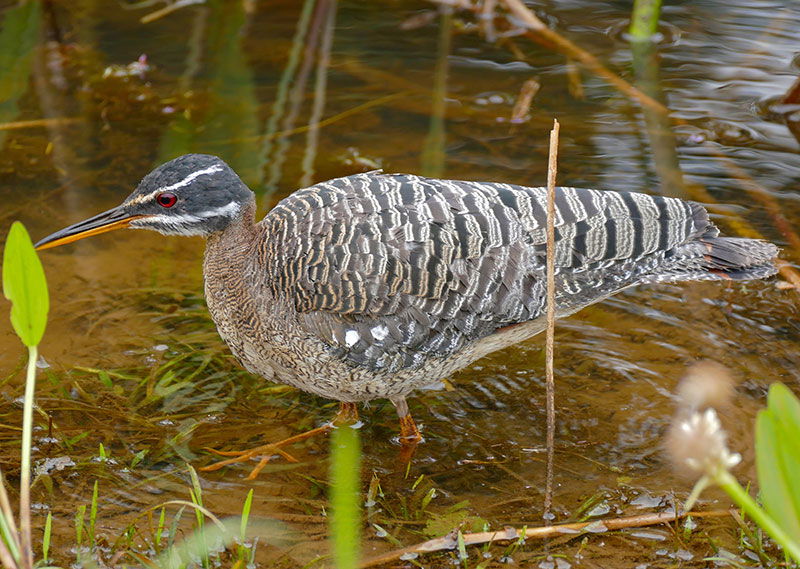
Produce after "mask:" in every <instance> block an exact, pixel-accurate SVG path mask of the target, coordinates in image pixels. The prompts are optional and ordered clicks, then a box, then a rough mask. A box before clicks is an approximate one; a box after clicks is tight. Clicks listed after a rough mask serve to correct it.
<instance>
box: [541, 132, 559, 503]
mask: <svg viewBox="0 0 800 569" xmlns="http://www.w3.org/2000/svg"><path fill="white" fill-rule="evenodd" d="M559 127H560V125H559V124H558V120H556V119H553V130H551V131H550V155H549V157H548V160H547V339H546V343H545V378H546V379H545V381H546V391H547V393H546V399H547V477H546V480H545V485H544V513H545V514H549V513H550V507H551V506H552V505H553V459H554V455H555V433H556V396H555V392H556V388H555V372H554V370H553V354H554V351H555V342H554V336H555V331H556V264H555V259H556V174H557V173H558V132H559Z"/></svg>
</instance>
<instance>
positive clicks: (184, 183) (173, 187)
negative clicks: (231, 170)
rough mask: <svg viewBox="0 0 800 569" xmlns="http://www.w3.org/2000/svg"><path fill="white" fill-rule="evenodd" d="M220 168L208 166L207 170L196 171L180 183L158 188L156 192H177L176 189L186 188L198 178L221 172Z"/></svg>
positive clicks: (218, 166) (216, 165)
mask: <svg viewBox="0 0 800 569" xmlns="http://www.w3.org/2000/svg"><path fill="white" fill-rule="evenodd" d="M221 171H222V166H220V165H218V164H215V165H214V166H209V167H208V168H204V169H202V170H197V171H196V172H192V173H191V174H189V175H188V176H186V177H185V178H184V179H183V180H181V181H180V182H175V183H174V184H171V185H169V186H164V187H163V188H159V189H157V190H156V191H157V192H169V191H170V190H177V189H178V188H182V187H184V186H188V185H189V184H191V183H192V182H193V181H194V180H195V179H196V178H199V177H200V176H205V175H206V174H213V173H214V172H221Z"/></svg>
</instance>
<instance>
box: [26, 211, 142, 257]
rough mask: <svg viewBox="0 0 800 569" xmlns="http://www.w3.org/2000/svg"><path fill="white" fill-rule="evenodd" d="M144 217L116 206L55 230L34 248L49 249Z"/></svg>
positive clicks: (117, 227)
mask: <svg viewBox="0 0 800 569" xmlns="http://www.w3.org/2000/svg"><path fill="white" fill-rule="evenodd" d="M140 217H144V216H142V215H130V214H129V213H127V212H126V211H125V210H123V209H122V207H121V206H117V207H115V208H112V209H110V210H108V211H104V212H103V213H99V214H97V215H95V216H94V217H90V218H89V219H84V220H83V221H80V222H78V223H76V224H75V225H70V226H69V227H65V228H64V229H62V230H60V231H56V232H55V233H53V234H52V235H48V236H47V237H45V238H44V239H42V240H41V241H39V242H38V243H37V244H36V250H37V251H41V250H42V249H50V248H51V247H58V246H59V245H66V244H67V243H72V242H73V241H78V240H79V239H83V238H84V237H91V236H92V235H100V234H101V233H105V232H107V231H113V230H114V229H121V228H123V227H128V226H129V225H130V224H131V221H133V220H134V219H138V218H140Z"/></svg>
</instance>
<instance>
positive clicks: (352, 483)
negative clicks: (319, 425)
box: [331, 425, 361, 569]
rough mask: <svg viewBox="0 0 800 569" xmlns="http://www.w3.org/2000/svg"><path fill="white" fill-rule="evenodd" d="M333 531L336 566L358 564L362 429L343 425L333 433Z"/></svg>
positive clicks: (342, 568) (348, 567) (344, 567)
mask: <svg viewBox="0 0 800 569" xmlns="http://www.w3.org/2000/svg"><path fill="white" fill-rule="evenodd" d="M331 447H332V450H331V535H332V537H333V554H334V559H335V560H336V565H335V566H336V569H355V568H356V567H358V557H359V544H360V536H361V512H360V503H359V483H360V479H361V475H360V474H361V464H360V462H361V449H360V440H359V433H358V429H354V428H352V427H350V426H347V425H343V426H340V427H338V428H336V429H334V430H333V434H332V435H331Z"/></svg>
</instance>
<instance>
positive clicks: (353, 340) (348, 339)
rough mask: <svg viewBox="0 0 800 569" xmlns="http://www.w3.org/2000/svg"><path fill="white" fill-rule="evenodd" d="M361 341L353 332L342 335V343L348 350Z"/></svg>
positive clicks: (356, 333)
mask: <svg viewBox="0 0 800 569" xmlns="http://www.w3.org/2000/svg"><path fill="white" fill-rule="evenodd" d="M360 339H361V336H359V335H358V332H356V331H355V330H348V331H347V332H345V334H344V343H345V344H347V347H348V348H352V347H353V346H355V345H356V344H357V343H358V341H359V340H360Z"/></svg>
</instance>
